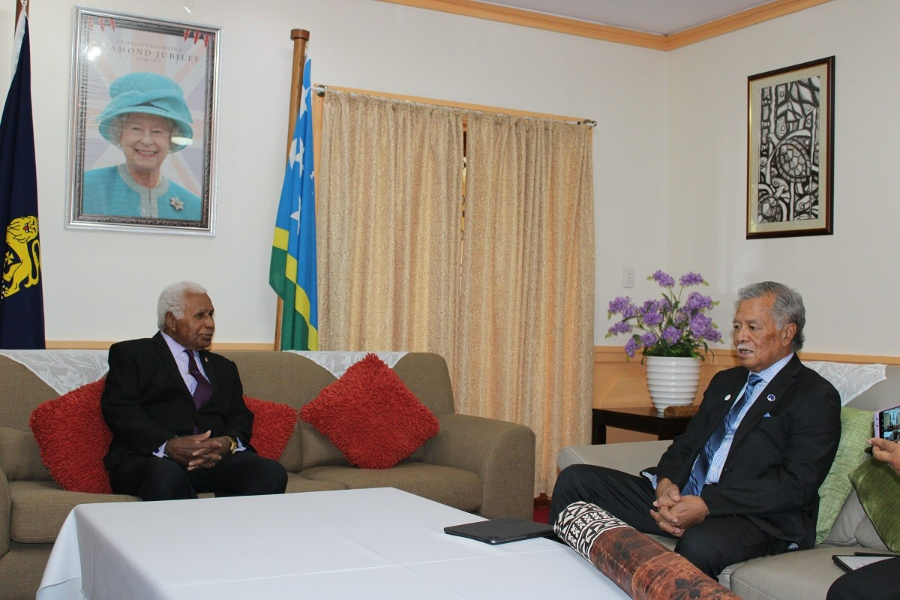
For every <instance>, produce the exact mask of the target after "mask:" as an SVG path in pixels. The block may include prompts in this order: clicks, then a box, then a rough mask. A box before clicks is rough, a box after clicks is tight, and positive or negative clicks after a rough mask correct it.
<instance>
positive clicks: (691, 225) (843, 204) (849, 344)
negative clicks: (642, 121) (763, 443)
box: [598, 0, 900, 356]
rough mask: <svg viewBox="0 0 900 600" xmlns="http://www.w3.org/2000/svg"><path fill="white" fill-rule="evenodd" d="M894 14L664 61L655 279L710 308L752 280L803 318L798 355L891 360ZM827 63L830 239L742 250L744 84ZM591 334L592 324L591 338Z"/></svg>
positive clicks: (811, 17) (897, 189)
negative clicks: (661, 252)
mask: <svg viewBox="0 0 900 600" xmlns="http://www.w3.org/2000/svg"><path fill="white" fill-rule="evenodd" d="M898 26H900V1H898V0H834V1H833V2H829V3H826V4H823V5H820V6H817V7H815V8H811V9H808V10H805V11H802V12H799V13H795V14H793V15H790V16H787V17H783V18H780V19H777V20H775V21H770V22H767V23H762V24H760V25H756V26H754V27H750V28H748V29H744V30H741V31H738V32H735V33H732V34H729V35H726V36H722V37H718V38H714V39H710V40H707V41H705V42H702V43H699V44H695V45H693V46H688V47H686V48H683V49H680V50H677V51H674V52H672V53H670V54H669V82H668V85H669V87H668V111H669V117H668V122H669V130H668V131H669V140H668V144H669V146H668V193H669V198H668V214H669V219H668V225H667V232H668V233H667V236H666V239H667V243H666V252H667V254H668V257H669V260H668V266H669V268H670V269H671V270H672V271H674V272H676V273H677V274H680V273H682V272H684V271H687V270H691V269H694V270H699V271H700V272H702V273H703V274H704V275H705V276H706V277H707V278H708V279H710V280H711V281H712V283H713V287H712V288H710V289H711V291H712V293H713V294H714V296H715V297H716V298H718V299H720V300H722V301H723V302H722V305H721V306H720V307H719V308H718V309H717V310H716V312H715V320H716V322H717V323H718V324H719V325H720V326H725V330H726V331H727V329H728V327H729V326H730V322H731V318H732V314H733V304H734V299H735V291H736V290H737V289H738V288H740V287H741V286H743V285H746V284H748V283H752V282H754V281H759V280H763V279H773V280H776V281H782V282H784V283H786V284H788V285H791V286H793V287H795V288H796V289H797V290H798V291H799V292H800V293H801V294H802V295H803V297H804V300H805V302H806V305H807V344H806V349H807V350H810V351H814V352H836V353H853V354H872V355H888V356H898V355H900V352H898V339H900V317H898V307H900V301H898V298H900V277H898V275H897V266H898V251H900V243H898V234H897V226H898V223H900V201H898V195H900V162H898V159H900V153H898V149H897V148H898V140H900V118H898V110H900V27H898ZM832 55H834V56H835V57H836V59H835V60H836V66H835V85H836V88H835V91H836V98H835V119H836V126H835V135H834V139H835V157H834V168H835V172H834V235H832V236H815V237H794V238H787V239H764V240H758V239H757V240H746V239H745V234H744V232H745V225H744V219H745V210H746V208H745V207H746V181H747V174H746V171H747V151H746V148H747V77H748V76H750V75H754V74H757V73H763V72H766V71H770V70H773V69H778V68H781V67H786V66H790V65H794V64H798V63H802V62H806V61H810V60H815V59H819V58H824V57H827V56H832ZM599 323H600V321H599V320H598V326H599Z"/></svg>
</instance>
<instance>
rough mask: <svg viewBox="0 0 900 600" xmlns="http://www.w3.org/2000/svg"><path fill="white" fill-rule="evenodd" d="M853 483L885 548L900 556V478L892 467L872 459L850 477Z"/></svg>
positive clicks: (860, 466)
mask: <svg viewBox="0 0 900 600" xmlns="http://www.w3.org/2000/svg"><path fill="white" fill-rule="evenodd" d="M850 481H851V482H853V487H854V488H856V493H857V494H858V495H859V501H860V503H862V505H863V508H864V509H865V510H866V514H867V515H868V516H869V519H871V520H872V524H873V525H874V526H875V530H876V531H877V532H878V535H879V536H880V537H881V539H882V540H883V541H884V543H885V545H887V547H888V548H889V549H891V550H893V551H894V552H900V513H898V512H897V496H898V494H900V477H898V476H897V474H896V473H894V470H893V469H891V467H890V465H888V464H887V463H884V462H881V461H880V460H875V459H874V458H872V459H869V460H867V461H865V462H864V463H863V464H861V465H859V467H857V468H856V470H855V471H853V473H851V474H850ZM857 537H858V536H857Z"/></svg>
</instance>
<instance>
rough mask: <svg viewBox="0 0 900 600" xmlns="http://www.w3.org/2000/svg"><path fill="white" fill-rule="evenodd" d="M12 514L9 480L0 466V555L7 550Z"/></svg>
mask: <svg viewBox="0 0 900 600" xmlns="http://www.w3.org/2000/svg"><path fill="white" fill-rule="evenodd" d="M11 514H12V497H11V496H10V493H9V481H7V479H6V473H4V472H3V469H2V468H0V557H3V556H5V555H6V553H7V552H9V527H10V525H9V519H10V515H11Z"/></svg>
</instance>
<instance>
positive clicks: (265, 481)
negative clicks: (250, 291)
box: [100, 281, 287, 500]
mask: <svg viewBox="0 0 900 600" xmlns="http://www.w3.org/2000/svg"><path fill="white" fill-rule="evenodd" d="M214 313H215V308H213V304H212V300H210V298H209V295H208V294H207V293H206V290H205V289H203V287H201V286H200V285H198V284H196V283H192V282H189V281H182V282H180V283H175V284H172V285H170V286H169V287H167V288H166V289H165V290H163V292H162V294H160V296H159V302H158V305H157V319H158V325H159V332H158V333H157V334H156V335H155V336H153V338H150V339H139V340H130V341H126V342H119V343H118V344H113V345H112V346H111V347H110V349H109V373H108V375H107V376H106V387H105V388H104V390H103V396H102V398H101V400H100V406H101V408H102V410H103V418H104V419H105V421H106V424H107V425H108V426H109V429H110V430H111V431H112V434H113V441H112V443H111V444H110V447H109V452H108V453H107V455H106V458H105V459H104V464H105V465H106V469H107V470H108V471H109V479H110V484H111V485H112V489H113V492H114V493H117V494H131V495H135V496H140V498H141V499H142V500H176V499H183V498H196V497H197V494H198V493H207V492H211V493H214V494H216V495H217V496H238V495H257V494H279V493H283V492H284V490H285V487H286V485H287V473H286V472H285V470H284V467H282V466H281V464H279V463H278V462H276V461H274V460H269V459H267V458H263V457H261V456H259V455H258V454H256V452H255V451H254V450H253V446H252V445H251V444H250V434H251V428H252V425H253V413H251V412H250V411H249V410H248V409H247V406H246V405H245V404H244V400H243V387H242V386H241V379H240V376H239V375H238V370H237V366H236V365H235V364H234V363H233V362H231V361H230V360H228V359H226V358H224V357H222V356H219V355H218V354H213V353H211V352H207V351H206V348H208V347H209V346H210V344H211V343H212V338H213V334H214V333H215V327H216V325H215V319H214Z"/></svg>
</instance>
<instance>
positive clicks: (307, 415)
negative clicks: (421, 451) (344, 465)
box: [300, 354, 440, 469]
mask: <svg viewBox="0 0 900 600" xmlns="http://www.w3.org/2000/svg"><path fill="white" fill-rule="evenodd" d="M300 419H301V420H303V421H305V422H307V423H309V424H310V425H312V426H313V427H315V428H316V429H317V430H318V431H319V432H320V433H321V434H322V435H324V436H325V437H326V438H328V440H329V441H330V442H331V443H332V444H334V446H335V447H336V448H337V449H338V450H340V451H341V452H342V453H343V454H344V456H345V457H346V458H347V460H348V461H349V462H350V463H351V464H354V465H357V466H359V467H362V468H364V469H389V468H391V467H393V466H394V465H396V464H397V463H399V462H400V461H402V460H404V459H406V458H409V456H411V455H412V454H413V452H415V451H416V450H417V449H418V448H419V447H420V446H422V445H423V444H424V443H425V442H426V441H427V440H428V439H430V438H432V437H434V436H435V435H437V434H438V431H439V430H440V426H439V424H438V420H437V417H435V416H434V414H433V413H432V412H431V411H430V410H429V409H428V407H426V406H425V405H424V404H422V403H421V402H420V401H419V399H418V398H416V396H415V394H413V393H412V392H411V391H410V390H409V388H407V387H406V384H404V383H403V381H402V380H401V379H400V377H399V376H398V375H397V374H396V373H394V371H393V370H392V369H391V368H390V367H388V366H387V365H386V364H385V363H384V362H383V361H382V360H381V359H379V358H378V357H377V356H375V355H374V354H367V355H366V357H365V358H363V359H362V360H361V361H359V362H358V363H356V364H355V365H353V366H351V367H350V368H349V369H347V371H346V372H345V373H344V374H343V375H342V376H341V378H340V379H338V380H337V381H335V382H334V383H332V384H331V385H329V386H327V387H325V388H324V389H323V390H322V391H321V392H320V393H319V395H318V396H317V397H316V399H315V400H313V401H312V402H310V403H309V404H307V405H306V406H304V407H303V408H301V409H300Z"/></svg>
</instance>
